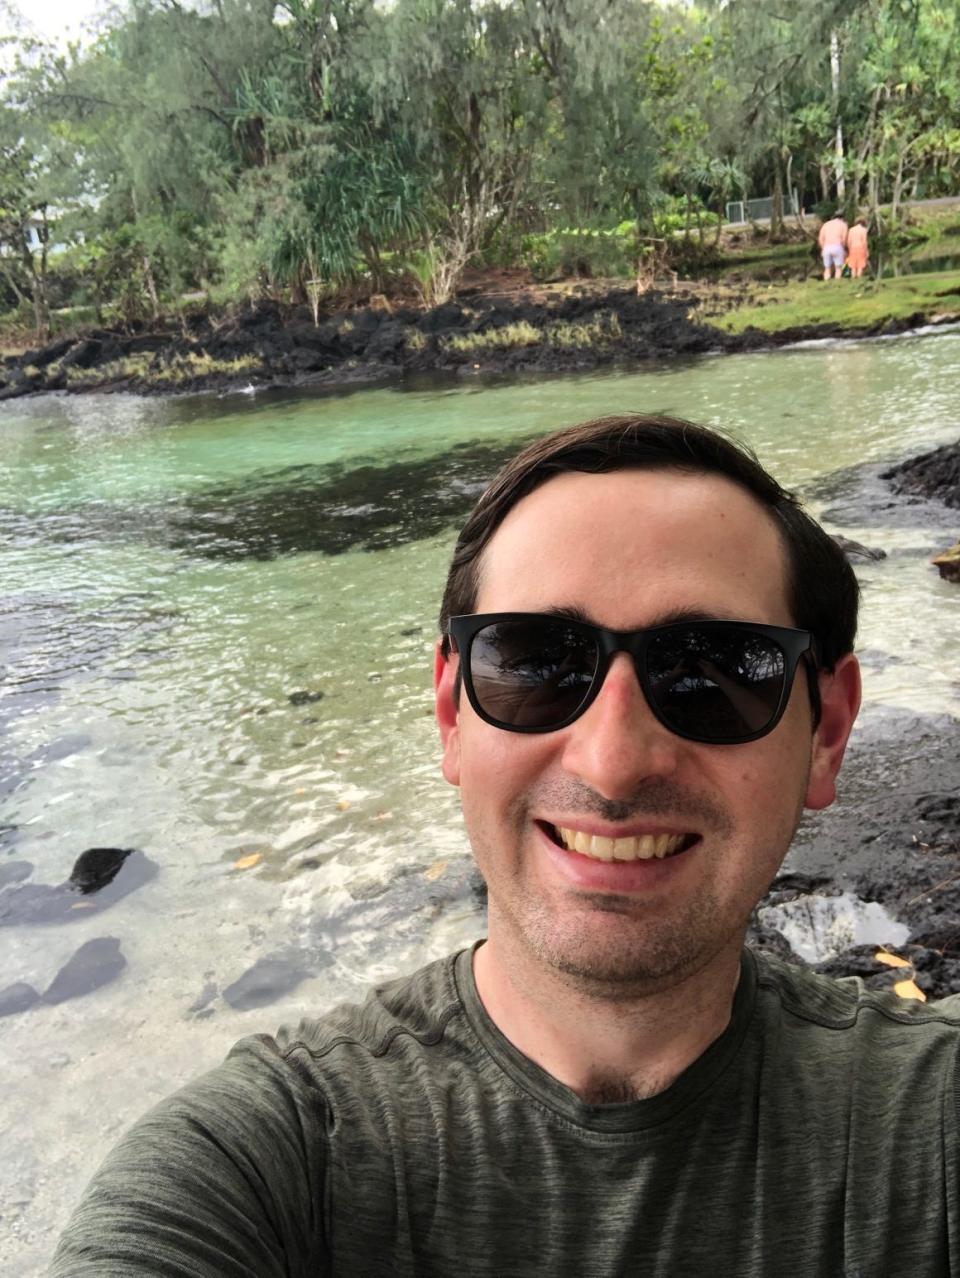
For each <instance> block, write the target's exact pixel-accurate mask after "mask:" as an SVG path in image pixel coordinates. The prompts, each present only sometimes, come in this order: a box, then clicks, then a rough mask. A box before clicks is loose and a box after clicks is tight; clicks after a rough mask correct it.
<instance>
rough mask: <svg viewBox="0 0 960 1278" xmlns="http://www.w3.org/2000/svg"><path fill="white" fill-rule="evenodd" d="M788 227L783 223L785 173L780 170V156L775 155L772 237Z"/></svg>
mask: <svg viewBox="0 0 960 1278" xmlns="http://www.w3.org/2000/svg"><path fill="white" fill-rule="evenodd" d="M785 229H786V228H785V227H784V224H783V174H782V172H781V170H780V156H779V155H778V154H776V153H775V154H774V157H773V203H772V207H771V209H770V238H771V240H772V239H775V238H776V237H777V236H780V235H783V233H784V230H785Z"/></svg>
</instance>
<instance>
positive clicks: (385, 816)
mask: <svg viewBox="0 0 960 1278" xmlns="http://www.w3.org/2000/svg"><path fill="white" fill-rule="evenodd" d="M392 816H393V813H392V812H378V813H377V814H376V815H375V816H374V818H373V819H374V821H389V820H390V818H391V817H392Z"/></svg>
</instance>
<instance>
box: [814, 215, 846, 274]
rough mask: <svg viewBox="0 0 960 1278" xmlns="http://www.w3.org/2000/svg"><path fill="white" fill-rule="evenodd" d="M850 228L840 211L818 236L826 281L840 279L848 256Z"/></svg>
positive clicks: (821, 229)
mask: <svg viewBox="0 0 960 1278" xmlns="http://www.w3.org/2000/svg"><path fill="white" fill-rule="evenodd" d="M847 234H848V228H847V224H846V222H845V221H844V220H843V214H842V213H841V212H840V210H839V209H838V210H837V212H836V213H834V215H833V217H832V218H830V220H829V221H828V222H824V224H823V226H821V228H820V234H819V235H818V236H817V243H818V244H819V245H820V256H821V258H822V259H823V278H824V279H825V280H829V279H836V280H838V279H839V278H840V272H841V271H842V270H843V263H844V260H845V258H846V255H847Z"/></svg>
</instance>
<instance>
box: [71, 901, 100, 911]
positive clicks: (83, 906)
mask: <svg viewBox="0 0 960 1278" xmlns="http://www.w3.org/2000/svg"><path fill="white" fill-rule="evenodd" d="M93 905H94V903H93V901H77V903H76V904H75V905H71V906H70V908H71V910H92V909H93Z"/></svg>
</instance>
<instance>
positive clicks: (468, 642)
mask: <svg viewBox="0 0 960 1278" xmlns="http://www.w3.org/2000/svg"><path fill="white" fill-rule="evenodd" d="M534 620H536V621H553V622H557V623H558V624H561V625H564V626H568V627H569V628H570V629H572V630H576V631H579V632H580V633H581V634H582V635H585V636H587V637H589V638H591V639H592V640H593V642H594V643H595V644H596V647H597V650H598V655H599V660H598V662H597V669H596V671H595V673H594V676H593V680H592V682H591V684H590V687H589V688H588V689H587V692H586V695H585V696H584V698H583V701H582V702H581V703H580V705H579V706H578V707H577V709H576V710H575V711H574V713H573V714H569V715H567V717H566V718H565V719H563V720H561V721H560V722H559V723H555V724H551V725H550V726H549V727H546V728H540V727H534V726H531V725H527V724H510V723H503V722H502V721H501V720H499V719H496V718H494V717H493V716H492V715H490V714H487V712H486V711H485V710H484V709H483V707H482V706H481V705H480V702H479V700H478V698H477V694H476V690H475V689H474V686H473V672H472V669H471V661H470V652H471V648H472V645H473V641H474V639H475V638H476V636H477V635H478V634H479V633H480V631H481V630H483V629H485V628H486V627H487V626H492V625H497V624H499V623H502V622H510V621H517V622H530V621H534ZM691 629H701V630H702V629H709V630H711V631H717V630H719V631H741V632H742V631H747V632H749V633H750V634H757V635H763V636H764V637H765V638H766V639H769V640H770V641H771V642H772V643H774V644H775V645H776V646H777V647H778V648H779V649H780V651H781V652H782V654H783V661H784V667H783V688H782V690H781V692H780V700H779V702H778V703H777V707H776V710H775V711H774V713H773V714H772V715H771V718H770V720H769V722H768V723H767V724H765V726H764V727H763V728H761V729H760V730H759V731H756V732H748V733H744V734H742V735H737V736H728V737H702V736H697V735H696V734H694V733H690V732H682V731H680V730H679V729H678V728H676V727H674V725H673V724H671V723H670V722H669V720H668V719H666V718H664V716H663V714H662V713H661V711H660V710H659V708H658V707H657V705H656V704H655V703H654V701H653V698H652V697H651V694H650V686H649V677H648V672H647V668H646V660H645V654H646V650H647V648H648V646H649V644H650V641H651V638H652V637H655V636H659V635H665V634H669V633H670V632H671V631H683V630H691ZM447 634H448V635H449V637H450V639H451V640H452V642H453V647H454V649H455V651H456V652H457V653H458V655H459V657H460V674H461V676H462V678H463V684H464V687H465V688H466V690H467V698H468V700H469V702H470V705H471V706H472V707H473V709H474V711H475V712H476V713H477V714H478V715H479V717H480V718H481V719H483V720H484V722H485V723H489V724H491V725H492V726H493V727H494V728H501V729H502V730H503V731H504V732H521V733H536V734H538V735H543V734H544V733H547V732H559V731H560V730H561V729H562V728H566V727H569V725H570V724H571V723H575V722H576V720H577V719H579V718H580V716H581V715H582V714H584V713H585V712H586V711H587V710H588V709H589V708H590V706H591V705H592V704H593V702H594V700H595V699H596V697H597V695H598V693H599V692H600V689H601V688H602V687H603V684H604V681H605V679H606V677H607V673H608V671H609V669H610V662H611V661H612V659H613V657H614V656H615V655H616V653H618V652H627V653H629V654H630V656H631V657H632V658H633V668H634V670H635V672H636V675H637V680H638V682H639V684H640V688H641V690H642V692H643V695H644V699H645V700H646V703H647V705H648V706H649V708H650V712H651V714H652V715H653V716H654V717H655V718H656V719H657V721H658V722H659V723H661V724H662V725H663V726H664V727H665V728H666V729H667V730H668V731H669V732H672V733H673V735H674V736H677V737H682V738H683V739H684V740H686V741H696V742H699V743H700V744H701V745H746V744H747V743H748V742H750V741H757V740H759V739H760V738H761V737H765V736H767V735H768V734H769V733H771V732H772V731H773V730H774V728H775V727H776V726H777V724H778V723H779V722H780V720H781V719H782V717H783V712H784V711H785V710H786V708H787V703H788V702H789V700H790V693H791V691H792V689H793V682H794V679H795V677H796V673H797V666H798V665H799V664H800V660H801V658H803V657H804V656H805V655H807V654H809V656H808V657H807V664H808V665H809V667H810V679H809V684H810V701H811V704H812V706H813V712H814V722H816V720H817V718H818V717H819V707H820V697H819V688H818V686H817V679H816V673H817V664H816V649H815V644H814V639H813V635H812V634H811V632H810V631H809V630H795V629H790V628H787V627H785V626H770V625H767V624H766V623H764V622H758V621H728V620H725V619H724V620H720V619H718V620H712V619H711V620H706V619H705V620H703V621H674V622H668V623H667V624H666V625H662V626H647V627H645V628H644V629H641V630H608V629H607V627H606V626H597V625H594V624H593V623H591V622H588V621H579V620H574V619H572V618H569V617H564V616H562V615H560V614H555V613H550V612H477V613H467V614H464V615H462V616H459V617H451V618H450V620H449V622H448V626H447Z"/></svg>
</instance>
